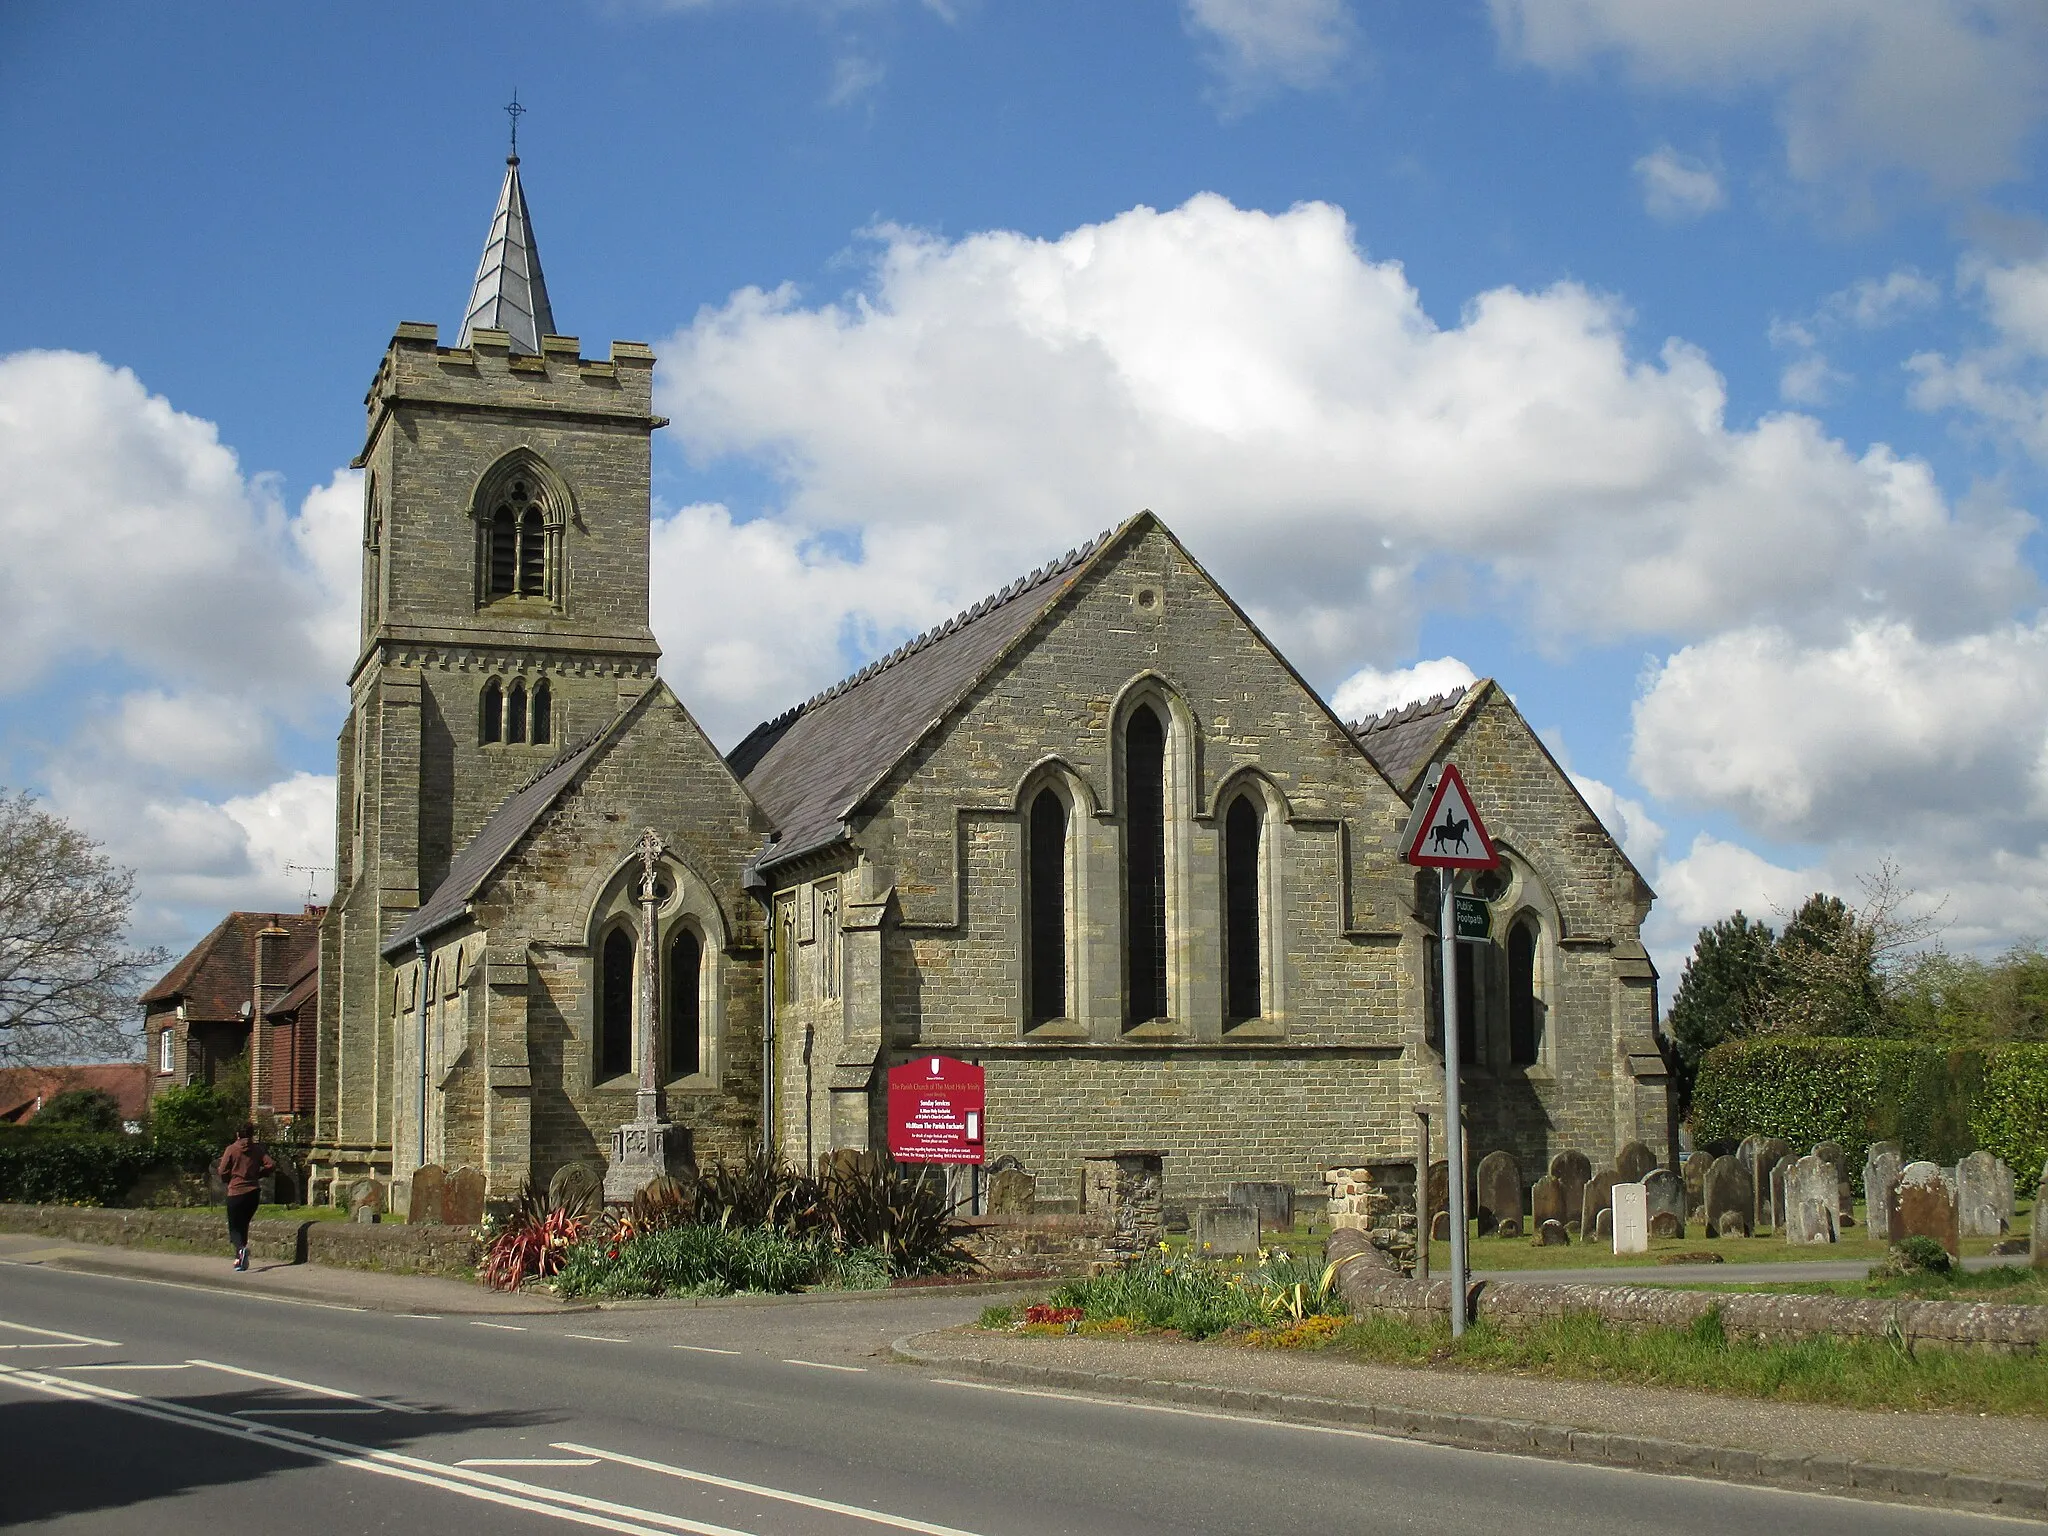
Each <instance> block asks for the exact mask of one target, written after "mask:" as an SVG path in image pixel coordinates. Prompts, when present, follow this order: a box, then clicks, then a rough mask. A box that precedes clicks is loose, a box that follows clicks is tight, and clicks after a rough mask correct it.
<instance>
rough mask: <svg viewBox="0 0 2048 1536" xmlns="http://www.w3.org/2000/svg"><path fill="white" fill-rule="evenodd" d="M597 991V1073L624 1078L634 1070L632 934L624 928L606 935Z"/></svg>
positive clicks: (615, 929)
mask: <svg viewBox="0 0 2048 1536" xmlns="http://www.w3.org/2000/svg"><path fill="white" fill-rule="evenodd" d="M599 967H600V974H599V977H598V989H597V1005H598V1006H597V1015H598V1025H597V1072H598V1076H599V1077H621V1076H624V1075H626V1074H627V1073H630V1072H631V1071H632V1070H633V970H634V966H633V934H632V932H631V930H629V929H627V928H625V927H623V926H621V927H617V928H614V929H612V931H611V932H610V933H608V934H606V935H605V939H604V945H603V948H602V950H601V951H600V955H599Z"/></svg>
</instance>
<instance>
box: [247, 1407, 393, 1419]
mask: <svg viewBox="0 0 2048 1536" xmlns="http://www.w3.org/2000/svg"><path fill="white" fill-rule="evenodd" d="M383 1411H384V1410H383V1409H382V1408H237V1409H236V1410H235V1417H236V1418H238V1419H313V1418H320V1419H331V1418H333V1417H335V1416H336V1415H337V1414H362V1413H382V1412H383Z"/></svg>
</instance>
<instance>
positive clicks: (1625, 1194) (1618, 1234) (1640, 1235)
mask: <svg viewBox="0 0 2048 1536" xmlns="http://www.w3.org/2000/svg"><path fill="white" fill-rule="evenodd" d="M1613 1202H1614V1203H1613V1205H1612V1206H1611V1208H1610V1209H1611V1210H1612V1213H1613V1216H1614V1251H1615V1252H1616V1253H1648V1252H1649V1251H1650V1198H1649V1191H1648V1190H1646V1189H1644V1188H1643V1186H1642V1185H1641V1184H1640V1183H1621V1184H1617V1185H1615V1186H1614V1195H1613Z"/></svg>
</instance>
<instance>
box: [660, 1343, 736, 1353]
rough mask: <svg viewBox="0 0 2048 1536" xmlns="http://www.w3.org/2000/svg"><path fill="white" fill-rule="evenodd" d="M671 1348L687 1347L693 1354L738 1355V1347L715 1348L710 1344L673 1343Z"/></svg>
mask: <svg viewBox="0 0 2048 1536" xmlns="http://www.w3.org/2000/svg"><path fill="white" fill-rule="evenodd" d="M669 1348H670V1349H687V1350H688V1351H689V1352H690V1353H691V1354H693V1355H736V1354H738V1353H739V1351H738V1350H736V1349H713V1348H712V1347H711V1346H710V1345H709V1344H671V1345H669Z"/></svg>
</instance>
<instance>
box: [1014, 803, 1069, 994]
mask: <svg viewBox="0 0 2048 1536" xmlns="http://www.w3.org/2000/svg"><path fill="white" fill-rule="evenodd" d="M1027 835H1028V837H1029V840H1030V851H1029V856H1028V858H1027V859H1026V861H1025V871H1024V880H1025V893H1024V899H1025V912H1026V922H1025V932H1024V950H1025V973H1024V975H1025V989H1026V996H1025V999H1024V1014H1025V1017H1026V1018H1027V1019H1028V1020H1029V1021H1030V1022H1031V1023H1033V1024H1041V1023H1043V1022H1045V1020H1047V1019H1060V1018H1065V1017H1066V1016H1067V802H1066V801H1064V800H1062V799H1061V798H1060V796H1059V793H1058V791H1056V790H1054V789H1052V788H1050V787H1048V788H1045V789H1041V790H1040V791H1039V792H1038V794H1037V795H1036V796H1035V797H1033V799H1032V801H1031V820H1030V826H1029V828H1028V834H1027Z"/></svg>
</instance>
